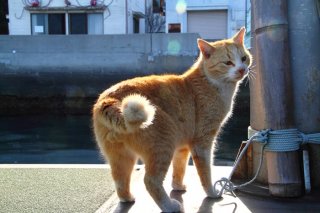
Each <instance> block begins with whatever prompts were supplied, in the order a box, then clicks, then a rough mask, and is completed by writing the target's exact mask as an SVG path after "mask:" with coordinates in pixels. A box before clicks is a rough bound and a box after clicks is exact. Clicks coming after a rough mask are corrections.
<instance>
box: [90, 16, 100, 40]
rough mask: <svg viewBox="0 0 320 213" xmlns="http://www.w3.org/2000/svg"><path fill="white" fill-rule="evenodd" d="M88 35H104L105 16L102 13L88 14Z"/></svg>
mask: <svg viewBox="0 0 320 213" xmlns="http://www.w3.org/2000/svg"><path fill="white" fill-rule="evenodd" d="M88 34H96V35H99V34H103V15H102V13H90V14H88Z"/></svg>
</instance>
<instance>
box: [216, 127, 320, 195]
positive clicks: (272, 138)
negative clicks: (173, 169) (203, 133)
mask: <svg viewBox="0 0 320 213" xmlns="http://www.w3.org/2000/svg"><path fill="white" fill-rule="evenodd" d="M252 142H258V143H261V144H262V146H261V153H263V151H264V150H265V151H273V152H288V151H296V150H299V149H300V146H301V145H304V144H308V143H312V144H319V145H320V133H314V134H304V133H302V132H300V131H299V130H297V129H282V130H271V129H266V130H260V131H256V133H254V134H253V135H252V136H251V137H250V139H249V140H248V141H247V144H246V145H245V147H244V148H243V150H242V151H241V152H240V154H239V156H238V157H237V159H236V161H235V163H234V165H233V168H232V171H231V173H230V175H229V178H225V177H223V178H221V179H220V180H218V181H216V182H215V184H214V185H213V190H214V192H215V194H216V198H219V197H222V194H223V193H224V192H229V193H231V194H232V195H233V196H236V195H235V194H234V190H236V189H238V188H241V187H244V186H246V185H249V184H251V183H252V182H253V181H255V179H256V178H257V176H258V175H259V172H260V169H261V166H262V162H263V154H261V157H260V162H259V167H258V169H257V171H256V174H255V176H254V177H253V178H252V179H251V180H250V181H248V182H246V183H243V184H241V185H238V186H235V185H234V184H233V183H232V181H231V177H232V175H233V173H234V172H235V170H236V167H237V166H238V164H239V162H240V160H241V158H242V156H243V155H244V154H245V152H246V150H247V149H248V147H249V145H250V144H251V143H252Z"/></svg>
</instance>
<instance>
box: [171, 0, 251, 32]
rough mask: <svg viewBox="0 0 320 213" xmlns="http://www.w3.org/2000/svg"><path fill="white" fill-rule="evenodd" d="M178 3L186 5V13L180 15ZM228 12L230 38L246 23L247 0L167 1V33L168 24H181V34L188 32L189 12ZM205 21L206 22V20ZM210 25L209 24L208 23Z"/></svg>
mask: <svg viewBox="0 0 320 213" xmlns="http://www.w3.org/2000/svg"><path fill="white" fill-rule="evenodd" d="M178 2H185V3H186V12H185V13H182V14H178V13H177V11H176V5H177V3H178ZM221 9H226V10H228V37H230V36H232V35H233V34H234V33H235V32H236V31H237V30H238V29H239V28H240V27H241V26H244V21H245V0H185V1H183V0H167V1H166V32H168V24H170V23H181V32H182V33H186V32H187V11H192V10H221ZM204 21H205V20H204ZM208 24H209V23H208Z"/></svg>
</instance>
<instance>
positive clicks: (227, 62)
mask: <svg viewBox="0 0 320 213" xmlns="http://www.w3.org/2000/svg"><path fill="white" fill-rule="evenodd" d="M223 63H224V64H225V65H228V66H230V65H232V66H234V63H232V61H226V62H223Z"/></svg>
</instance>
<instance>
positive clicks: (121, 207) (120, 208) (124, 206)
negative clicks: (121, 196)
mask: <svg viewBox="0 0 320 213" xmlns="http://www.w3.org/2000/svg"><path fill="white" fill-rule="evenodd" d="M134 203H135V202H119V204H118V205H117V208H116V209H115V210H114V211H113V213H128V212H129V210H130V209H131V207H132V206H133V204H134Z"/></svg>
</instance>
